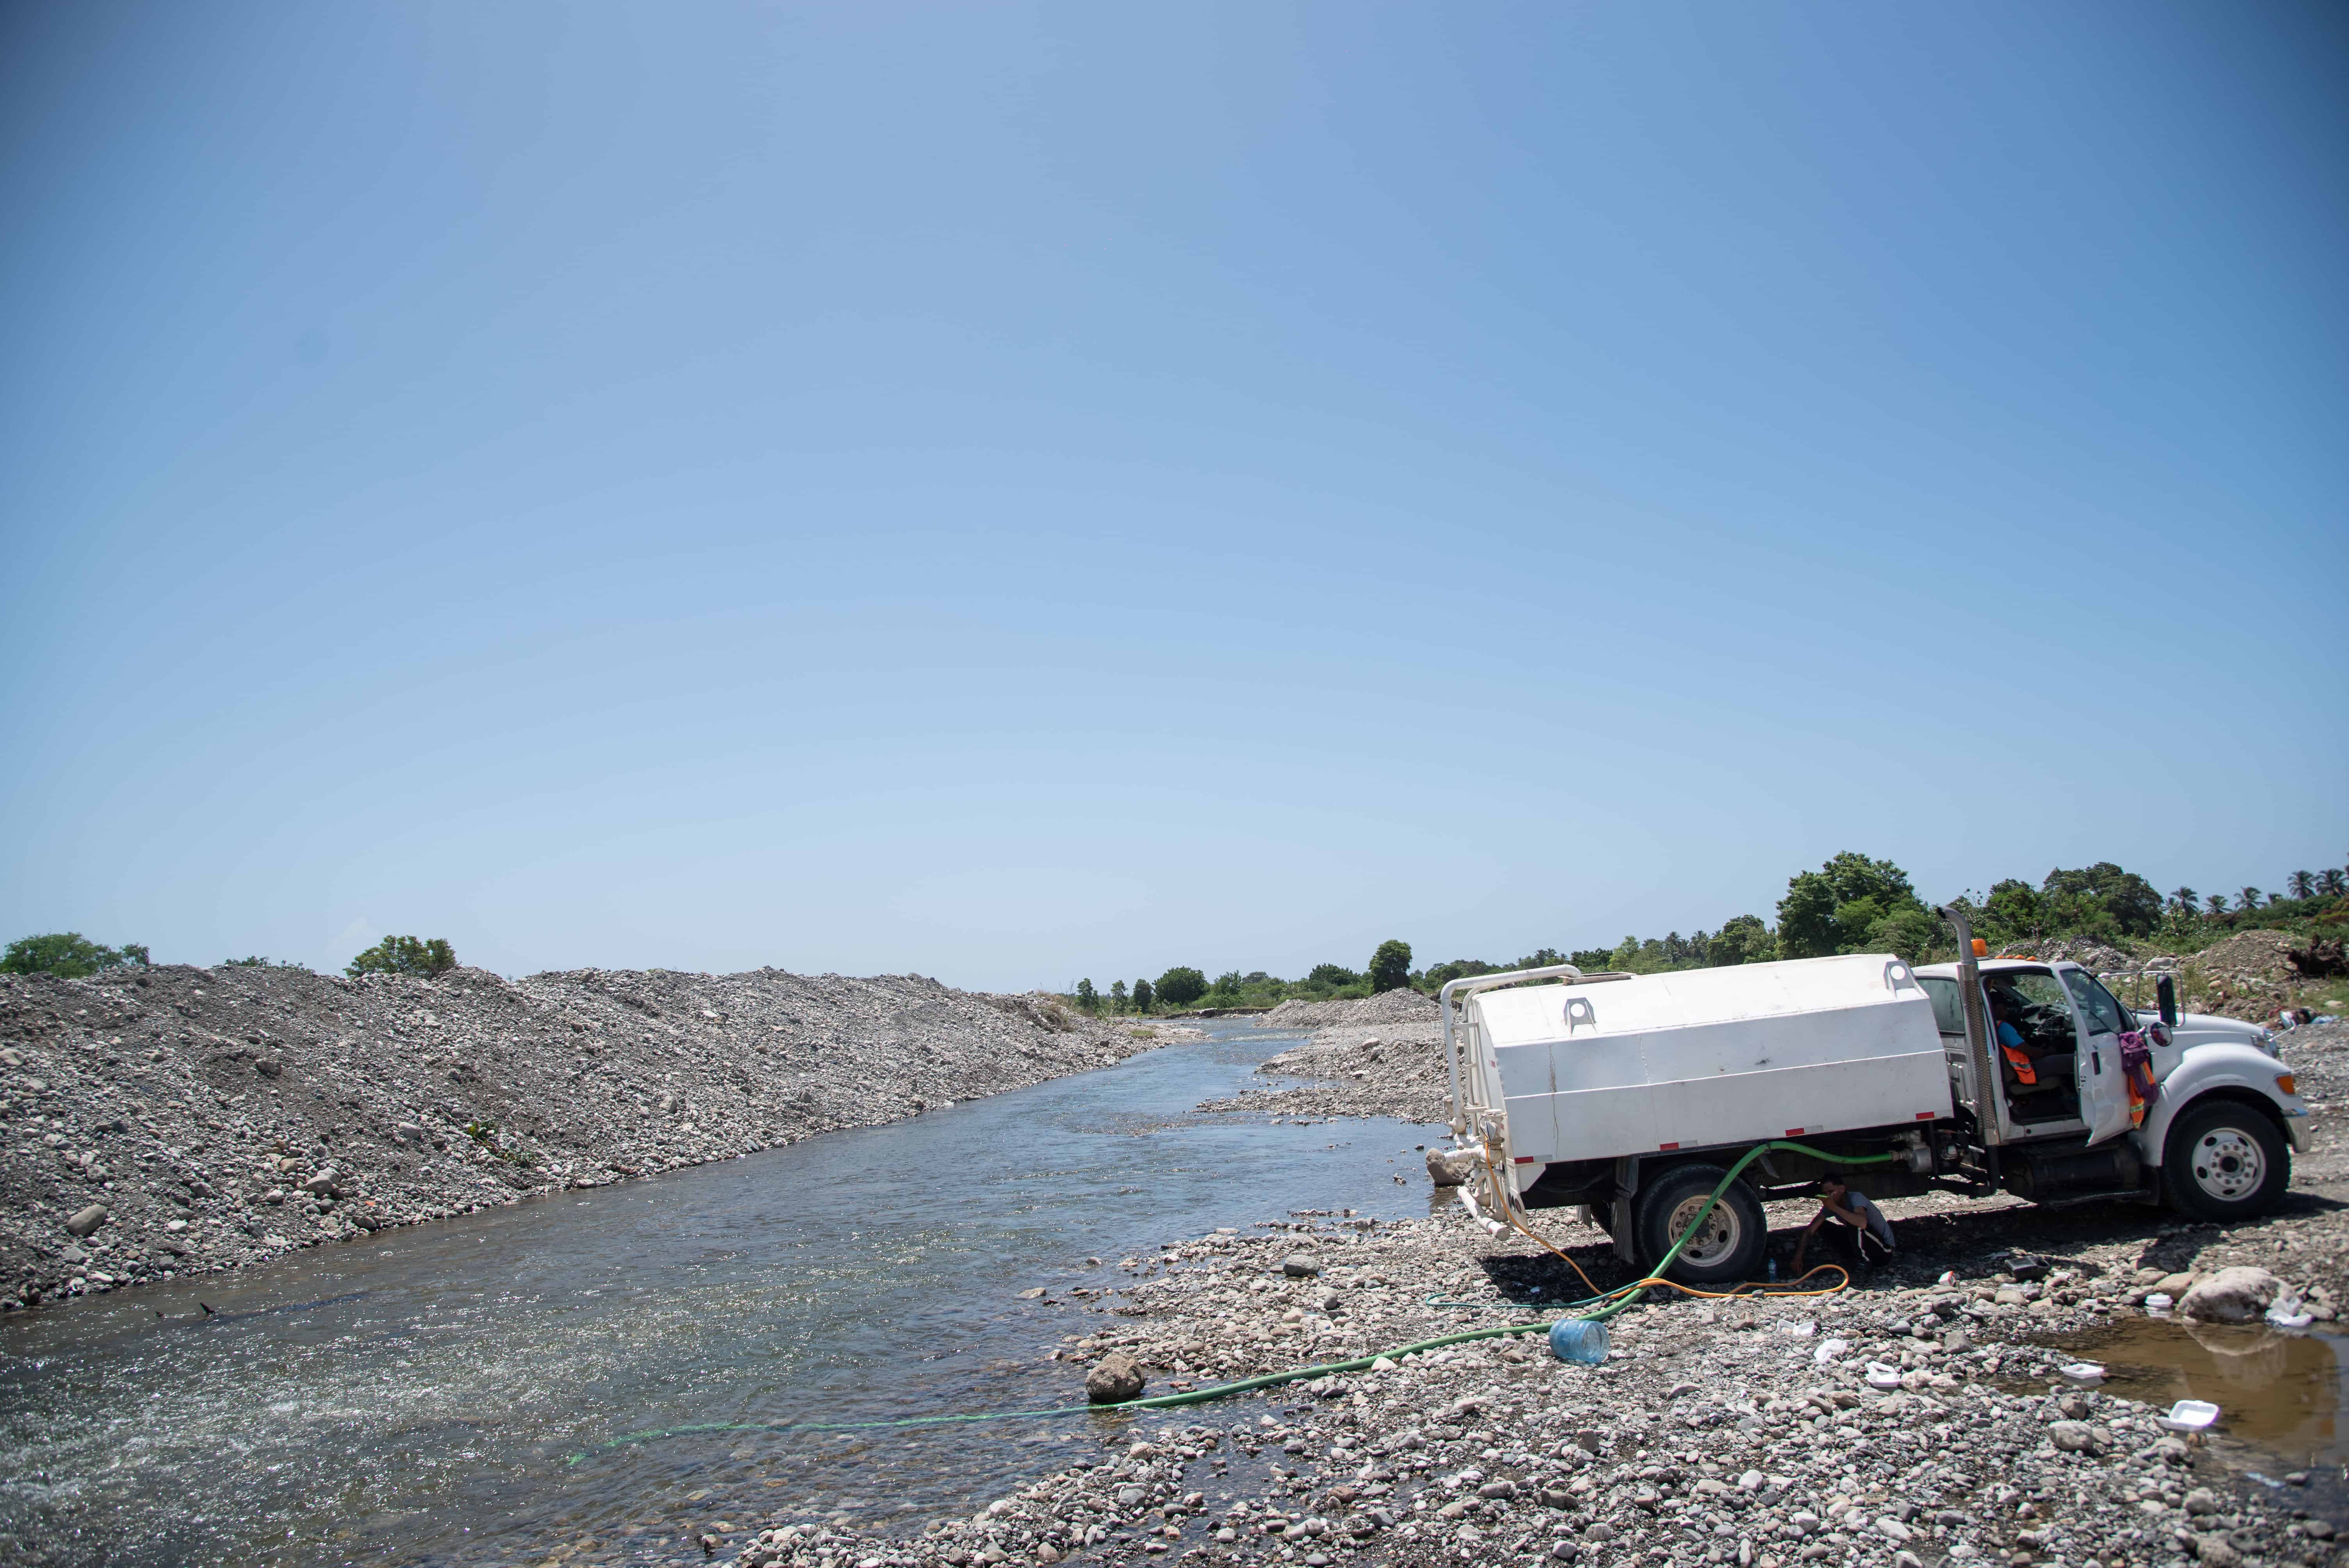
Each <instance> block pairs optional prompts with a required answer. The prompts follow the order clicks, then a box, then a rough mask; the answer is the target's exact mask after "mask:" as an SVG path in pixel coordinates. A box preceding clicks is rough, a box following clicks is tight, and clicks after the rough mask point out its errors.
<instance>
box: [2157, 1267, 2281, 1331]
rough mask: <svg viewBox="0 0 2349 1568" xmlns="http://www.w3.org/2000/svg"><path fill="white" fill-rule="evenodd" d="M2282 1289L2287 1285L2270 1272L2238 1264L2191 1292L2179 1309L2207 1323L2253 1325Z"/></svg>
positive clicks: (2225, 1269)
mask: <svg viewBox="0 0 2349 1568" xmlns="http://www.w3.org/2000/svg"><path fill="white" fill-rule="evenodd" d="M2282 1288H2283V1282H2282V1280H2279V1279H2278V1278H2276V1276H2275V1275H2273V1274H2270V1273H2268V1271H2267V1270H2265V1269H2258V1268H2247V1267H2244V1266H2242V1265H2240V1264H2238V1265H2237V1266H2236V1267H2233V1268H2224V1269H2220V1271H2219V1272H2218V1273H2217V1274H2212V1275H2211V1276H2210V1277H2209V1279H2206V1280H2204V1281H2203V1282H2202V1283H2201V1284H2198V1285H2196V1286H2195V1287H2194V1288H2193V1289H2192V1290H2189V1291H2188V1292H2187V1293H2186V1299H2185V1300H2184V1301H2181V1302H2179V1303H2178V1311H2179V1312H2180V1313H2181V1314H2183V1315H2185V1316H2188V1317H2191V1318H2197V1319H2199V1320H2200V1321H2202V1322H2204V1323H2249V1322H2251V1320H2252V1319H2253V1318H2255V1317H2257V1316H2259V1315H2260V1314H2261V1313H2263V1312H2265V1311H2266V1310H2267V1305H2268V1303H2270V1302H2271V1301H2273V1300H2274V1299H2275V1295H2276V1292H2277V1291H2279V1290H2281V1289H2282Z"/></svg>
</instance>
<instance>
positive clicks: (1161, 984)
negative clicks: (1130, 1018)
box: [1157, 965, 1207, 1007]
mask: <svg viewBox="0 0 2349 1568" xmlns="http://www.w3.org/2000/svg"><path fill="white" fill-rule="evenodd" d="M1206 994H1207V977H1206V975H1202V974H1200V973H1199V972H1198V971H1197V970H1196V969H1193V968H1190V967H1188V966H1187V965H1176V966H1175V967H1174V968H1172V969H1169V970H1168V971H1166V973H1165V974H1164V975H1160V976H1159V977H1158V985H1157V995H1158V999H1159V1000H1160V1001H1162V1002H1164V1003H1165V1004H1166V1005H1167V1006H1170V1007H1187V1006H1191V1004H1193V1003H1194V1002H1196V1001H1197V1000H1198V999H1199V998H1200V997H1202V996H1204V995H1206Z"/></svg>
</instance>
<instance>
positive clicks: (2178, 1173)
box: [2161, 1099, 2292, 1220]
mask: <svg viewBox="0 0 2349 1568" xmlns="http://www.w3.org/2000/svg"><path fill="white" fill-rule="evenodd" d="M2291 1184H2292V1150H2291V1149H2290V1148H2289V1147H2288V1146H2287V1145H2286V1144H2285V1142H2284V1140H2283V1134H2282V1133H2280V1132H2278V1131H2277V1130H2276V1125H2275V1123H2274V1122H2272V1121H2271V1120H2269V1119H2268V1118H2267V1117H2266V1116H2265V1115H2264V1114H2262V1113H2261V1110H2260V1109H2259V1108H2258V1107H2256V1106H2250V1105H2245V1104H2244V1103H2243V1102H2242V1101H2241V1100H2239V1099H2206V1100H2202V1101H2199V1103H2197V1104H2194V1105H2189V1106H2188V1107H2187V1108H2186V1109H2184V1110H2182V1111H2180V1112H2179V1113H2178V1119H2177V1120H2176V1121H2173V1122H2171V1123H2170V1124H2169V1141H2168V1144H2167V1145H2166V1146H2165V1147H2164V1149H2163V1150H2162V1156H2161V1185H2162V1188H2163V1190H2164V1191H2167V1192H2168V1195H2169V1203H2170V1207H2172V1208H2174V1209H2176V1210H2178V1212H2180V1213H2184V1214H2191V1215H2192V1216H2194V1217H2195V1218H2196V1219H2198V1220H2245V1219H2249V1218H2251V1216H2252V1215H2254V1214H2264V1213H2266V1212H2268V1211H2269V1210H2271V1209H2272V1208H2274V1207H2275V1206H2276V1205H2277V1204H2278V1203H2280V1202H2282V1201H2283V1194H2284V1189H2285V1188H2287V1187H2289V1186H2290V1185H2291Z"/></svg>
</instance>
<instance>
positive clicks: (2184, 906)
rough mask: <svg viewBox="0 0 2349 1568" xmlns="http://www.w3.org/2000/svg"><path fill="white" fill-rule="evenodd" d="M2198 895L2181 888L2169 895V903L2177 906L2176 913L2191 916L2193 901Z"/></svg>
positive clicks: (2188, 888)
mask: <svg viewBox="0 0 2349 1568" xmlns="http://www.w3.org/2000/svg"><path fill="white" fill-rule="evenodd" d="M2199 896H2200V895H2199V893H2197V892H2195V891H2194V890H2193V889H2192V888H2190V887H2182V888H2179V889H2178V891H2177V892H2173V893H2171V894H2170V895H2169V902H2170V903H2174V904H2176V905H2177V906H2178V913H2180V914H2192V913H2194V901H2195V900H2196V899H2197V898H2198V897H2199Z"/></svg>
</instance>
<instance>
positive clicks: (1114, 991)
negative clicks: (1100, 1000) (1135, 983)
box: [1109, 980, 1125, 1013]
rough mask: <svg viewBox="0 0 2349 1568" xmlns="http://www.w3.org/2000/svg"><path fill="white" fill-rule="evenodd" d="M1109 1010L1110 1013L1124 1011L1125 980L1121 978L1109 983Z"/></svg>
mask: <svg viewBox="0 0 2349 1568" xmlns="http://www.w3.org/2000/svg"><path fill="white" fill-rule="evenodd" d="M1109 1010H1110V1011H1111V1012H1112V1013H1123V1012H1124V1011H1125V982H1124V981H1123V980H1112V981H1111V982H1110V983H1109Z"/></svg>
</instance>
